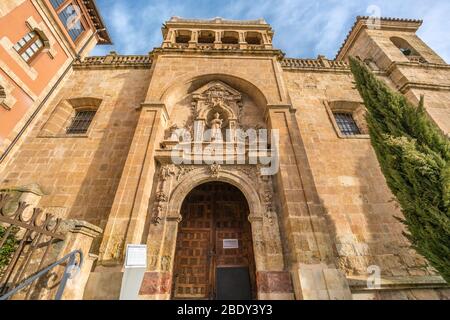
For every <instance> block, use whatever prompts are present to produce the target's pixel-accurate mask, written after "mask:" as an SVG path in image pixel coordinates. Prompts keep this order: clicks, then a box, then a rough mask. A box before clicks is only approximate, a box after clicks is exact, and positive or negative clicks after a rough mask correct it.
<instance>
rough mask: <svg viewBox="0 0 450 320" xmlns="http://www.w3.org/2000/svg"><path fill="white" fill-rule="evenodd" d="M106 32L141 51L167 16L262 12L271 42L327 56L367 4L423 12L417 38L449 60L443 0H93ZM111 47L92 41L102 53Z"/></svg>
mask: <svg viewBox="0 0 450 320" xmlns="http://www.w3.org/2000/svg"><path fill="white" fill-rule="evenodd" d="M98 3H99V6H100V11H101V12H102V14H103V16H104V17H105V20H106V23H107V25H108V28H109V30H110V33H111V34H112V37H113V41H114V43H115V45H114V46H113V49H114V50H116V51H118V52H119V53H122V54H145V53H147V52H149V51H150V50H152V48H153V47H157V46H160V45H161V42H162V35H161V25H162V24H163V23H164V21H166V20H168V19H169V18H170V17H171V16H182V17H192V18H213V17H216V16H222V17H225V18H229V19H256V18H265V19H266V20H267V21H268V22H269V23H270V24H271V25H272V27H273V28H274V30H275V32H276V34H275V39H274V44H275V46H276V47H278V48H280V49H282V50H283V51H285V52H286V53H287V55H288V56H291V57H316V56H317V55H318V54H323V55H326V56H327V57H329V58H333V57H334V56H335V54H336V52H337V51H338V49H339V47H340V46H341V44H342V42H343V40H344V39H345V37H346V35H347V33H348V32H349V30H350V28H351V26H352V25H353V23H354V21H355V18H356V16H357V15H366V14H367V8H368V7H369V6H370V5H375V6H378V7H379V8H380V10H381V15H382V16H389V17H402V18H423V19H424V21H425V22H424V25H423V27H422V28H421V30H420V31H419V33H418V34H419V35H420V36H421V37H422V39H423V40H424V41H425V42H426V43H427V44H428V45H430V47H432V48H433V49H435V50H436V51H437V52H438V53H439V54H440V55H442V56H443V58H444V59H446V60H447V61H450V33H449V32H448V30H449V29H450V20H449V19H448V17H447V14H448V12H450V2H449V1H448V0H436V1H433V4H430V3H429V2H424V1H419V0H410V1H402V0H391V1H387V0H385V1H381V0H362V1H341V0H323V1H310V0H278V1H274V0H272V1H271V0H252V1H247V0H229V1H219V0H215V1H211V0H184V1H175V0H172V1H168V0H165V1H156V0H154V1H149V0H134V1H126V0H114V1H111V0H98ZM109 50H112V49H111V47H97V48H96V49H95V50H94V51H93V54H94V55H95V54H105V53H106V52H107V51H109Z"/></svg>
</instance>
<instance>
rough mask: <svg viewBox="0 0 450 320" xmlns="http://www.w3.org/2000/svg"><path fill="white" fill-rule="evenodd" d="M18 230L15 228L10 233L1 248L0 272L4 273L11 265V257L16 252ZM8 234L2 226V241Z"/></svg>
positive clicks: (0, 231) (0, 235)
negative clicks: (9, 264)
mask: <svg viewBox="0 0 450 320" xmlns="http://www.w3.org/2000/svg"><path fill="white" fill-rule="evenodd" d="M18 231H19V229H18V228H13V229H12V230H11V232H10V233H9V235H8V237H7V239H6V241H5V243H4V244H3V246H2V247H1V248H0V271H2V270H3V269H4V268H5V267H6V266H7V265H8V263H9V261H10V259H11V256H12V255H13V253H14V252H15V251H16V248H17V244H18V240H17V239H16V233H17V232H18ZM5 233H6V229H5V228H4V227H2V226H0V240H1V239H3V236H4V235H5Z"/></svg>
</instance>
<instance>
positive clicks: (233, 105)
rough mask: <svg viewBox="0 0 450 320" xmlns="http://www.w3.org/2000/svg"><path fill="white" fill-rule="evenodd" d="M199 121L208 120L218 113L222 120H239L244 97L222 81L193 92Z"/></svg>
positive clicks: (213, 82) (211, 83)
mask: <svg viewBox="0 0 450 320" xmlns="http://www.w3.org/2000/svg"><path fill="white" fill-rule="evenodd" d="M193 100H194V108H195V111H196V118H197V119H204V120H207V119H208V117H209V118H211V115H213V114H215V113H216V112H218V113H219V114H220V115H221V118H222V119H224V120H226V122H228V121H230V120H237V119H238V118H239V114H240V111H241V108H242V105H241V100H242V95H241V93H240V92H239V91H237V90H235V89H233V88H232V87H230V86H229V85H227V84H225V83H223V82H221V81H212V82H209V83H208V84H206V85H205V86H203V87H201V88H200V89H198V90H196V91H195V92H193Z"/></svg>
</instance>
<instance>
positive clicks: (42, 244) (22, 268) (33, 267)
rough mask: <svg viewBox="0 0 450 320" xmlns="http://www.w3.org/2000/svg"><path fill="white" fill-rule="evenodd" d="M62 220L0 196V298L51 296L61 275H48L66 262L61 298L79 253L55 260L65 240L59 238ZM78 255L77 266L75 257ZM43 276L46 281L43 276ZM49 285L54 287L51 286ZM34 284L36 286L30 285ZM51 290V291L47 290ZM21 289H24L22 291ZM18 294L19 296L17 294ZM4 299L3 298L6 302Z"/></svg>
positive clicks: (7, 196) (25, 298) (6, 195)
mask: <svg viewBox="0 0 450 320" xmlns="http://www.w3.org/2000/svg"><path fill="white" fill-rule="evenodd" d="M61 223H62V220H61V219H59V218H55V217H54V216H53V215H51V214H44V212H43V210H41V209H39V208H30V206H29V205H28V204H26V203H25V202H22V201H19V200H18V199H15V198H14V197H13V196H12V194H11V193H8V194H6V193H3V194H0V231H1V232H0V258H1V259H0V296H2V299H8V298H11V297H12V296H13V295H15V294H18V293H20V294H19V295H18V296H17V297H14V298H18V299H24V300H27V299H34V298H37V296H39V295H41V294H44V292H46V294H50V292H52V290H53V289H54V288H55V287H56V282H54V281H56V280H57V279H58V278H59V274H60V273H57V272H55V273H53V274H50V273H49V271H51V270H52V269H54V268H55V267H56V266H58V265H61V264H63V263H64V262H66V261H67V260H68V264H67V265H66V269H65V271H64V274H63V275H62V278H61V280H60V281H61V282H60V285H59V288H58V293H57V297H58V296H59V297H60V296H61V295H62V290H64V286H65V283H66V282H67V275H66V273H67V268H69V267H70V268H71V269H73V268H74V267H75V266H77V267H79V266H80V265H81V263H82V255H81V252H78V251H75V252H72V253H71V254H69V255H67V256H66V257H64V258H63V259H61V260H58V261H57V262H55V263H52V264H50V263H51V262H52V261H55V260H56V259H57V256H58V255H59V254H60V251H61V244H62V243H63V241H64V239H65V236H64V235H63V234H61V232H60V227H61ZM78 254H79V255H80V259H79V262H78V263H76V262H75V260H76V256H77V255H78ZM44 275H46V276H47V279H44V278H43V276H44ZM50 280H53V281H52V283H53V284H52V285H53V287H51V286H52V285H51V284H50ZM35 281H36V283H35V285H31V284H33V283H34V282H35ZM50 287H51V288H50ZM23 289H26V290H24V291H22V290H23ZM19 291H20V292H19ZM5 297H6V298H5Z"/></svg>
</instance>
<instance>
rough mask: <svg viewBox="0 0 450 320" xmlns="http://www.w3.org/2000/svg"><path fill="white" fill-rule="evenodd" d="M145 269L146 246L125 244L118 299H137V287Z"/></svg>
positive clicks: (139, 285)
mask: <svg viewBox="0 0 450 320" xmlns="http://www.w3.org/2000/svg"><path fill="white" fill-rule="evenodd" d="M146 270H147V246H146V245H140V244H129V245H127V253H126V255H125V270H124V273H123V278H122V287H121V289H120V300H137V299H138V298H139V289H140V288H141V285H142V280H143V279H144V274H145V271H146Z"/></svg>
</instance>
